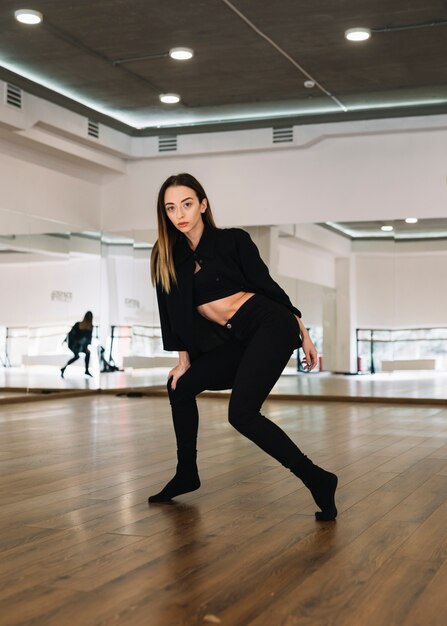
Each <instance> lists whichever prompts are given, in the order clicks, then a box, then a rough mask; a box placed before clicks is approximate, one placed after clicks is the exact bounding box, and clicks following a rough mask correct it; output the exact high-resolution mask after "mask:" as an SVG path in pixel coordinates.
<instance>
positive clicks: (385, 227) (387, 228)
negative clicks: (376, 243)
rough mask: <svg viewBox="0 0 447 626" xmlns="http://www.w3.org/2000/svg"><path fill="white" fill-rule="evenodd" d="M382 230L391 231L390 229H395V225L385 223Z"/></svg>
mask: <svg viewBox="0 0 447 626" xmlns="http://www.w3.org/2000/svg"><path fill="white" fill-rule="evenodd" d="M380 230H383V231H385V232H390V231H392V230H394V228H393V226H388V225H385V226H381V227H380Z"/></svg>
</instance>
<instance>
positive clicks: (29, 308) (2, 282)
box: [0, 256, 100, 327]
mask: <svg viewBox="0 0 447 626" xmlns="http://www.w3.org/2000/svg"><path fill="white" fill-rule="evenodd" d="M54 291H60V292H65V293H67V292H69V293H71V294H72V299H71V301H69V302H63V301H59V300H53V299H52V292H54ZM0 293H2V294H3V296H2V299H1V315H0V324H1V325H3V326H33V327H35V326H50V325H64V324H68V325H70V326H71V325H72V324H73V323H74V322H75V321H77V320H79V319H81V318H82V317H83V316H84V313H85V312H86V311H87V310H91V311H93V313H94V315H95V316H98V313H99V310H100V305H99V302H100V262H99V258H98V259H95V258H93V257H86V258H76V257H70V256H67V260H57V261H40V262H34V263H31V262H29V263H28V262H21V263H1V264H0ZM5 294H8V297H5ZM95 323H98V320H97V319H95Z"/></svg>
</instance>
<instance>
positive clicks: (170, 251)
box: [149, 174, 337, 521]
mask: <svg viewBox="0 0 447 626" xmlns="http://www.w3.org/2000/svg"><path fill="white" fill-rule="evenodd" d="M157 217H158V241H157V242H156V244H155V246H154V249H153V253H152V257H151V275H152V280H153V282H154V283H155V286H156V290H157V298H158V306H159V311H160V320H161V330H162V337H163V346H164V348H165V350H175V351H178V353H179V362H178V365H176V367H174V368H173V369H172V370H171V371H170V373H169V377H168V393H169V400H170V404H171V409H172V418H173V422H174V430H175V435H176V440H177V461H178V462H177V471H176V474H175V476H174V477H173V478H172V480H170V481H169V483H168V484H167V485H166V486H165V487H164V489H163V490H162V491H160V493H157V494H155V495H152V496H150V497H149V502H150V503H152V502H168V501H170V500H171V499H172V498H174V497H175V496H178V495H180V494H184V493H188V492H190V491H194V490H196V489H198V488H199V487H200V479H199V474H198V470H197V464H196V446H197V431H198V423H199V416H198V411H197V404H196V396H197V395H198V394H199V393H200V392H202V391H204V390H205V389H211V390H218V389H232V393H231V398H230V403H229V421H230V424H231V425H232V426H234V428H236V430H238V431H239V432H240V433H242V434H243V435H245V436H246V437H247V438H248V439H250V440H251V441H253V442H254V443H255V444H256V445H258V446H259V447H260V448H261V449H262V450H264V451H265V452H266V453H267V454H269V455H270V456H272V457H273V458H275V459H276V460H277V461H279V462H280V463H282V465H284V466H285V467H286V468H288V469H289V470H290V471H291V472H293V474H295V476H297V477H298V478H300V479H301V480H302V481H303V483H304V484H305V485H306V487H307V488H308V489H309V490H310V492H311V494H312V496H313V498H314V500H315V502H316V504H317V506H318V507H319V508H320V509H321V512H320V511H319V512H317V513H315V516H316V518H317V520H320V521H330V520H334V519H335V518H336V516H337V509H336V506H335V490H336V487H337V476H336V475H335V474H332V473H331V472H328V471H326V470H324V469H322V468H320V467H318V466H317V465H314V464H313V463H312V461H311V460H310V459H309V458H308V457H307V456H305V455H304V454H303V453H302V452H301V450H300V449H299V448H298V447H297V446H296V445H295V444H294V442H293V441H292V440H291V439H290V438H289V437H288V436H287V435H286V433H285V432H284V431H283V430H281V428H279V426H277V425H276V424H274V423H273V422H271V421H270V420H269V419H267V418H266V417H264V416H263V415H261V413H260V409H261V406H262V404H263V402H264V400H265V399H266V398H267V396H268V394H269V392H270V391H271V389H272V387H273V385H274V384H275V383H276V381H277V380H278V378H279V376H280V375H281V373H282V371H283V369H284V367H285V366H286V364H287V362H288V360H289V358H290V356H291V355H292V353H293V351H294V349H295V348H297V347H298V346H299V345H302V348H303V351H304V354H305V357H306V362H307V366H308V368H309V369H313V368H314V367H315V365H316V362H317V353H316V350H315V347H314V345H313V344H312V341H311V340H310V338H309V335H308V333H307V331H306V328H305V326H304V324H303V322H302V320H301V313H300V311H299V310H298V309H296V308H295V307H294V306H293V305H292V303H291V302H290V300H289V298H288V296H287V295H286V293H285V292H284V291H283V290H282V289H281V287H280V286H279V285H278V284H277V283H276V282H275V281H274V280H273V279H272V278H271V276H270V274H269V271H268V268H267V266H266V265H265V263H264V262H263V261H262V259H261V257H260V255H259V252H258V249H257V247H256V245H255V244H254V243H253V241H252V240H251V238H250V235H249V234H248V233H247V232H245V231H244V230H242V229H240V228H225V229H220V228H217V227H216V225H215V222H214V219H213V215H212V213H211V207H210V204H209V201H208V198H207V196H206V194H205V191H204V189H203V187H202V186H201V184H200V183H199V182H198V181H197V180H196V179H195V178H194V177H193V176H191V175H189V174H179V175H177V176H171V177H170V178H168V179H167V180H166V181H165V182H164V183H163V185H162V187H161V189H160V192H159V196H158V206H157Z"/></svg>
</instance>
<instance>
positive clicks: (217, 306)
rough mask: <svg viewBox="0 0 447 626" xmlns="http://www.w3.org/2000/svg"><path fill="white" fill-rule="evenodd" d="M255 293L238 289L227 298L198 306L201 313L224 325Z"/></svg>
mask: <svg viewBox="0 0 447 626" xmlns="http://www.w3.org/2000/svg"><path fill="white" fill-rule="evenodd" d="M254 295H255V294H254V293H252V292H250V291H238V292H237V293H233V294H232V295H231V296H227V297H226V298H220V299H219V300H214V301H213V302H207V303H206V304H201V305H200V306H198V307H197V310H198V312H199V313H200V315H202V316H203V317H205V318H206V319H208V320H211V321H212V322H215V323H216V324H220V325H221V326H224V325H225V323H226V322H227V321H228V320H229V319H230V317H233V315H234V314H235V313H236V311H237V310H238V309H239V308H240V307H241V306H242V305H243V304H244V302H246V301H247V300H248V299H249V298H251V297H252V296H254Z"/></svg>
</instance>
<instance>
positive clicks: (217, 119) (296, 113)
mask: <svg viewBox="0 0 447 626" xmlns="http://www.w3.org/2000/svg"><path fill="white" fill-rule="evenodd" d="M0 65H1V66H2V67H4V68H5V69H7V70H9V71H10V72H13V73H14V74H18V75H19V76H22V77H23V78H26V79H28V80H30V81H32V82H34V83H37V84H39V85H41V86H42V87H45V88H46V89H49V90H51V91H53V92H55V93H57V94H60V95H61V96H65V97H66V98H69V99H70V100H73V101H75V102H77V103H79V104H82V105H84V106H86V107H88V108H89V109H92V110H93V111H96V112H98V113H101V114H103V115H105V116H107V117H110V118H112V119H114V120H116V121H118V122H122V123H123V124H126V125H127V126H130V127H132V128H135V129H137V130H141V129H144V128H165V127H166V128H169V127H170V128H172V127H179V128H180V127H182V126H199V125H203V124H213V123H231V122H233V123H237V122H247V121H252V120H253V121H262V120H276V119H277V120H280V119H283V118H289V117H303V116H306V115H324V114H329V113H332V114H333V113H340V114H341V115H343V113H342V111H340V109H339V108H338V107H336V106H335V104H334V103H332V102H331V103H330V104H329V103H328V104H327V105H319V106H316V107H311V106H309V105H308V104H307V103H306V104H304V106H303V107H299V108H298V106H293V107H291V106H290V105H289V106H287V105H283V109H282V110H281V109H280V108H279V107H280V106H281V105H278V106H276V108H275V109H273V108H272V109H271V110H261V111H259V110H258V111H257V110H256V109H254V110H248V107H244V108H245V111H244V112H241V111H239V112H237V111H234V110H228V109H229V107H228V108H227V111H225V110H224V111H222V107H220V108H219V107H216V109H217V110H216V111H213V108H212V107H210V108H209V111H208V112H207V113H205V114H203V113H202V114H199V113H196V114H195V113H194V111H190V110H189V111H188V110H182V111H179V112H176V114H175V115H174V114H171V115H170V116H169V117H161V116H160V113H159V111H156V112H155V113H154V114H153V116H150V115H147V117H146V118H145V119H144V121H142V118H143V117H144V114H140V115H138V117H137V116H135V115H132V114H128V113H124V112H122V111H118V110H114V109H112V108H109V107H106V106H103V105H101V104H99V103H98V102H97V101H94V100H91V99H89V98H85V97H84V96H82V95H80V94H79V93H78V92H75V91H74V90H71V89H67V88H65V87H62V86H61V85H59V84H57V83H56V82H54V81H51V80H49V79H48V78H46V77H44V76H41V75H39V74H37V73H35V72H31V71H29V70H27V69H26V68H23V67H21V66H17V65H16V64H13V63H9V62H8V61H1V62H0ZM25 91H26V90H25ZM445 103H447V98H442V97H438V98H436V97H435V98H420V99H415V100H412V101H408V100H407V101H403V102H402V101H395V102H391V103H384V102H383V103H371V104H364V105H362V104H353V105H349V107H348V112H350V111H368V110H374V109H394V108H399V107H412V106H414V107H416V106H424V105H435V104H445ZM259 106H263V105H262V104H260V105H259ZM286 107H287V108H286ZM340 119H342V118H340Z"/></svg>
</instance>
